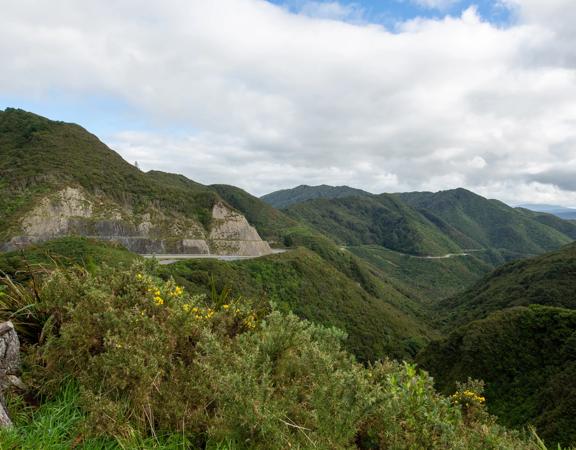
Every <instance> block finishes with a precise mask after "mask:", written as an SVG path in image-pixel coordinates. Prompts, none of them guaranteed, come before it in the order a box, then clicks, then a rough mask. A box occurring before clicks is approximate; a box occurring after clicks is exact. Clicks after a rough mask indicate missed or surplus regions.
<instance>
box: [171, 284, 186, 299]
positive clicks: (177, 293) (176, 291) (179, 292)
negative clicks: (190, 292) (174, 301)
mask: <svg viewBox="0 0 576 450" xmlns="http://www.w3.org/2000/svg"><path fill="white" fill-rule="evenodd" d="M183 293H184V289H182V288H181V287H180V286H176V287H175V288H174V292H172V295H173V296H174V297H180V296H181V295H182V294H183Z"/></svg>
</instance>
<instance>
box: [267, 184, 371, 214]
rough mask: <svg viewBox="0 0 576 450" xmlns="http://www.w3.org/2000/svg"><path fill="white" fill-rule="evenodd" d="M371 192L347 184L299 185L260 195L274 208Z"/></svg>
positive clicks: (360, 195) (366, 195) (361, 195)
mask: <svg viewBox="0 0 576 450" xmlns="http://www.w3.org/2000/svg"><path fill="white" fill-rule="evenodd" d="M370 196H372V194H370V193H369V192H366V191H362V190H360V189H354V188H351V187H348V186H327V185H325V184H323V185H320V186H306V185H301V186H297V187H295V188H292V189H283V190H281V191H276V192H272V193H270V194H266V195H263V196H262V197H260V198H261V199H262V200H263V201H265V202H266V203H268V204H270V205H272V206H273V207H274V208H280V209H282V208H287V207H288V206H290V205H294V204H296V203H302V202H305V201H306V200H314V199H317V198H326V199H331V198H343V197H370Z"/></svg>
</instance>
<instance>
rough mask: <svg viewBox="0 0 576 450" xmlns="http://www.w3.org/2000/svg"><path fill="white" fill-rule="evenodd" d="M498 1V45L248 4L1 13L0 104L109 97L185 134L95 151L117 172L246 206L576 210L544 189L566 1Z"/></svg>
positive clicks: (334, 10) (256, 1) (453, 30)
mask: <svg viewBox="0 0 576 450" xmlns="http://www.w3.org/2000/svg"><path fill="white" fill-rule="evenodd" d="M509 1H510V2H512V1H516V2H521V4H518V5H517V6H516V7H518V8H520V9H519V10H518V11H519V16H518V17H519V19H518V23H517V24H515V25H514V26H511V27H508V28H498V27H495V26H492V25H490V24H488V23H485V22H482V20H481V19H480V18H479V17H478V15H477V14H476V13H475V11H474V10H473V9H470V10H468V11H466V12H465V13H464V14H463V15H462V16H461V17H446V18H444V19H439V20H431V19H418V20H412V21H409V22H407V23H402V24H398V26H397V30H396V31H397V32H396V33H390V32H389V31H387V30H386V29H385V28H384V27H382V26H379V25H374V24H365V23H350V21H349V18H350V14H354V13H355V12H354V11H348V12H347V11H346V10H345V9H342V8H344V7H342V5H339V4H337V3H335V2H334V3H333V4H332V6H330V8H331V9H330V11H331V12H330V11H324V13H323V14H321V13H322V11H319V10H318V11H316V13H314V12H313V8H315V7H319V5H317V4H316V2H304V3H303V2H300V3H301V5H300V9H302V10H303V8H305V7H307V8H308V10H307V11H304V12H305V13H306V14H291V13H289V12H288V11H287V10H285V9H283V8H280V7H277V6H274V5H271V4H270V3H268V2H265V1H261V0H210V1H200V0H195V1H190V0H166V1H164V2H162V4H160V3H159V2H155V1H152V0H138V1H137V0H117V1H112V0H98V1H97V0H85V1H83V2H82V5H81V6H80V3H79V2H76V1H73V0H57V1H54V2H50V3H47V2H43V1H41V0H27V1H26V2H9V3H8V4H7V5H3V11H2V15H1V16H0V57H1V58H2V60H3V62H4V65H3V70H2V71H0V95H10V96H14V95H21V96H41V95H45V94H46V93H49V92H52V91H54V90H58V91H65V92H69V93H71V94H74V95H78V96H99V95H106V96H112V97H114V98H117V99H119V101H121V102H123V103H126V104H128V105H129V106H130V107H132V108H133V110H135V111H138V112H139V114H140V115H141V116H142V117H145V118H146V119H148V121H149V122H150V123H161V124H166V123H175V124H177V126H178V127H180V128H183V129H184V134H186V130H190V132H189V133H188V134H189V135H188V136H184V137H182V136H175V135H171V134H170V133H169V132H166V131H163V129H162V128H158V129H154V128H150V129H149V130H148V131H147V132H146V133H142V132H134V131H131V130H125V132H123V133H118V134H116V135H113V136H103V138H104V139H105V140H106V141H107V142H108V143H109V144H111V145H112V146H113V147H114V148H116V149H117V150H118V151H120V152H121V153H122V154H123V155H124V156H125V157H126V158H127V159H128V160H130V161H133V160H138V161H139V163H140V164H141V166H142V167H144V168H145V169H151V168H158V169H161V170H168V171H176V172H184V173H185V174H186V175H187V176H189V177H191V178H193V179H196V180H198V181H200V182H204V183H215V182H224V183H231V184H236V185H239V186H241V187H244V188H246V189H248V190H250V191H251V192H253V193H256V194H264V193H266V192H269V191H272V190H275V189H279V188H284V187H290V186H293V185H297V184H301V183H307V184H319V183H331V184H350V185H353V186H357V187H360V188H364V189H367V190H369V191H372V192H383V191H398V190H416V189H418V190H420V189H443V188H450V187H457V186H458V185H463V186H464V187H467V188H470V189H473V190H478V191H480V193H483V194H485V195H488V196H490V197H499V198H502V199H504V200H507V201H515V200H518V201H527V200H531V201H536V200H538V201H540V200H541V201H543V202H544V201H546V202H548V201H554V202H557V203H562V202H563V203H573V204H576V194H574V192H573V191H572V189H569V184H567V183H566V182H561V180H564V179H565V178H567V176H565V175H563V174H561V173H558V172H557V170H559V169H561V168H562V167H564V166H565V165H566V162H567V161H569V160H571V159H574V157H575V156H574V146H573V145H572V143H573V142H575V141H576V127H575V126H574V124H575V123H576V107H575V106H574V105H576V75H575V74H576V72H575V70H574V68H573V66H571V65H570V64H568V63H567V61H568V60H569V56H570V48H576V37H575V36H574V34H573V33H572V31H571V30H572V28H570V26H569V24H570V22H571V21H572V18H570V17H566V18H565V17H561V16H562V14H560V13H559V12H558V11H561V10H559V9H558V4H560V3H562V2H564V5H567V4H568V3H566V2H571V1H572V0H550V3H549V2H539V1H538V0H509ZM548 3H549V5H550V6H549V7H548V8H547V7H546V4H548ZM306 5H308V6H306ZM356 12H357V11H356ZM328 13H330V14H332V16H331V17H330V20H326V17H328V16H330V14H328ZM346 14H348V16H346ZM318 15H321V16H323V17H317V16H318ZM315 16H316V17H315ZM337 19H342V20H337ZM571 23H574V21H572V22H571ZM570 46H571V47H570ZM569 47H570V48H569ZM547 52H549V53H550V54H552V53H555V54H556V56H555V59H554V61H553V62H554V63H553V64H552V63H551V61H550V60H545V59H543V56H542V55H544V54H546V53H547ZM544 173H548V174H549V175H550V176H540V177H538V176H535V175H534V174H544ZM555 176H557V177H558V179H555V178H554V177H555Z"/></svg>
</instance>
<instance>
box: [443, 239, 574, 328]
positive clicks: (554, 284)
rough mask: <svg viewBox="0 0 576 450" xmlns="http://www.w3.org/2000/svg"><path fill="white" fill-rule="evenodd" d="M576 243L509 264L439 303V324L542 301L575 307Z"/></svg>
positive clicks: (459, 323)
mask: <svg viewBox="0 0 576 450" xmlns="http://www.w3.org/2000/svg"><path fill="white" fill-rule="evenodd" d="M575 273H576V245H575V244H570V245H567V246H565V247H563V248H562V249H560V250H558V251H555V252H551V253H547V254H545V255H542V256H537V257H534V258H528V259H522V260H519V261H514V262H512V263H508V264H506V265H504V266H502V267H500V268H498V269H497V270H495V271H494V272H492V273H491V274H490V275H488V276H487V277H486V278H484V279H483V280H481V281H479V282H478V283H477V284H476V285H474V286H473V287H471V288H470V289H468V290H466V291H465V292H463V293H461V294H458V295H455V296H453V297H450V298H447V299H445V300H442V301H440V302H438V304H437V305H436V306H435V310H436V313H437V315H438V317H439V323H441V324H442V326H443V327H445V328H446V329H449V328H450V327H454V326H455V325H462V324H465V323H468V322H470V321H472V320H476V319H481V318H483V317H486V316H487V315H488V314H489V313H491V312H494V311H498V310H501V309H504V308H508V307H511V306H527V305H530V304H540V305H548V306H560V307H564V308H571V309H576V296H575V295H574V292H576V278H575V277H574V274H575Z"/></svg>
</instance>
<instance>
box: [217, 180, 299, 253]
mask: <svg viewBox="0 0 576 450" xmlns="http://www.w3.org/2000/svg"><path fill="white" fill-rule="evenodd" d="M209 188H210V189H212V190H214V191H215V192H216V193H217V194H218V195H219V196H220V197H221V198H222V199H224V200H225V201H226V202H227V203H228V204H229V205H231V206H232V207H233V208H235V209H237V210H238V211H241V212H242V214H244V216H245V217H246V219H247V220H248V221H249V222H250V223H251V224H252V225H254V226H255V227H256V229H257V230H258V233H260V235H261V236H262V237H263V238H264V239H266V240H268V241H271V242H273V243H277V244H281V245H283V244H284V236H285V235H286V233H288V232H289V230H290V229H293V228H294V227H298V226H299V225H300V224H299V223H298V222H297V221H295V220H294V219H291V218H290V217H288V216H287V215H286V214H284V213H283V212H282V211H279V210H277V209H275V208H273V207H272V206H270V205H269V204H268V203H266V202H264V201H262V200H261V199H259V198H258V197H254V196H253V195H251V194H249V193H248V192H246V191H244V190H242V189H240V188H238V187H235V186H230V185H225V184H214V185H211V186H209Z"/></svg>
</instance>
